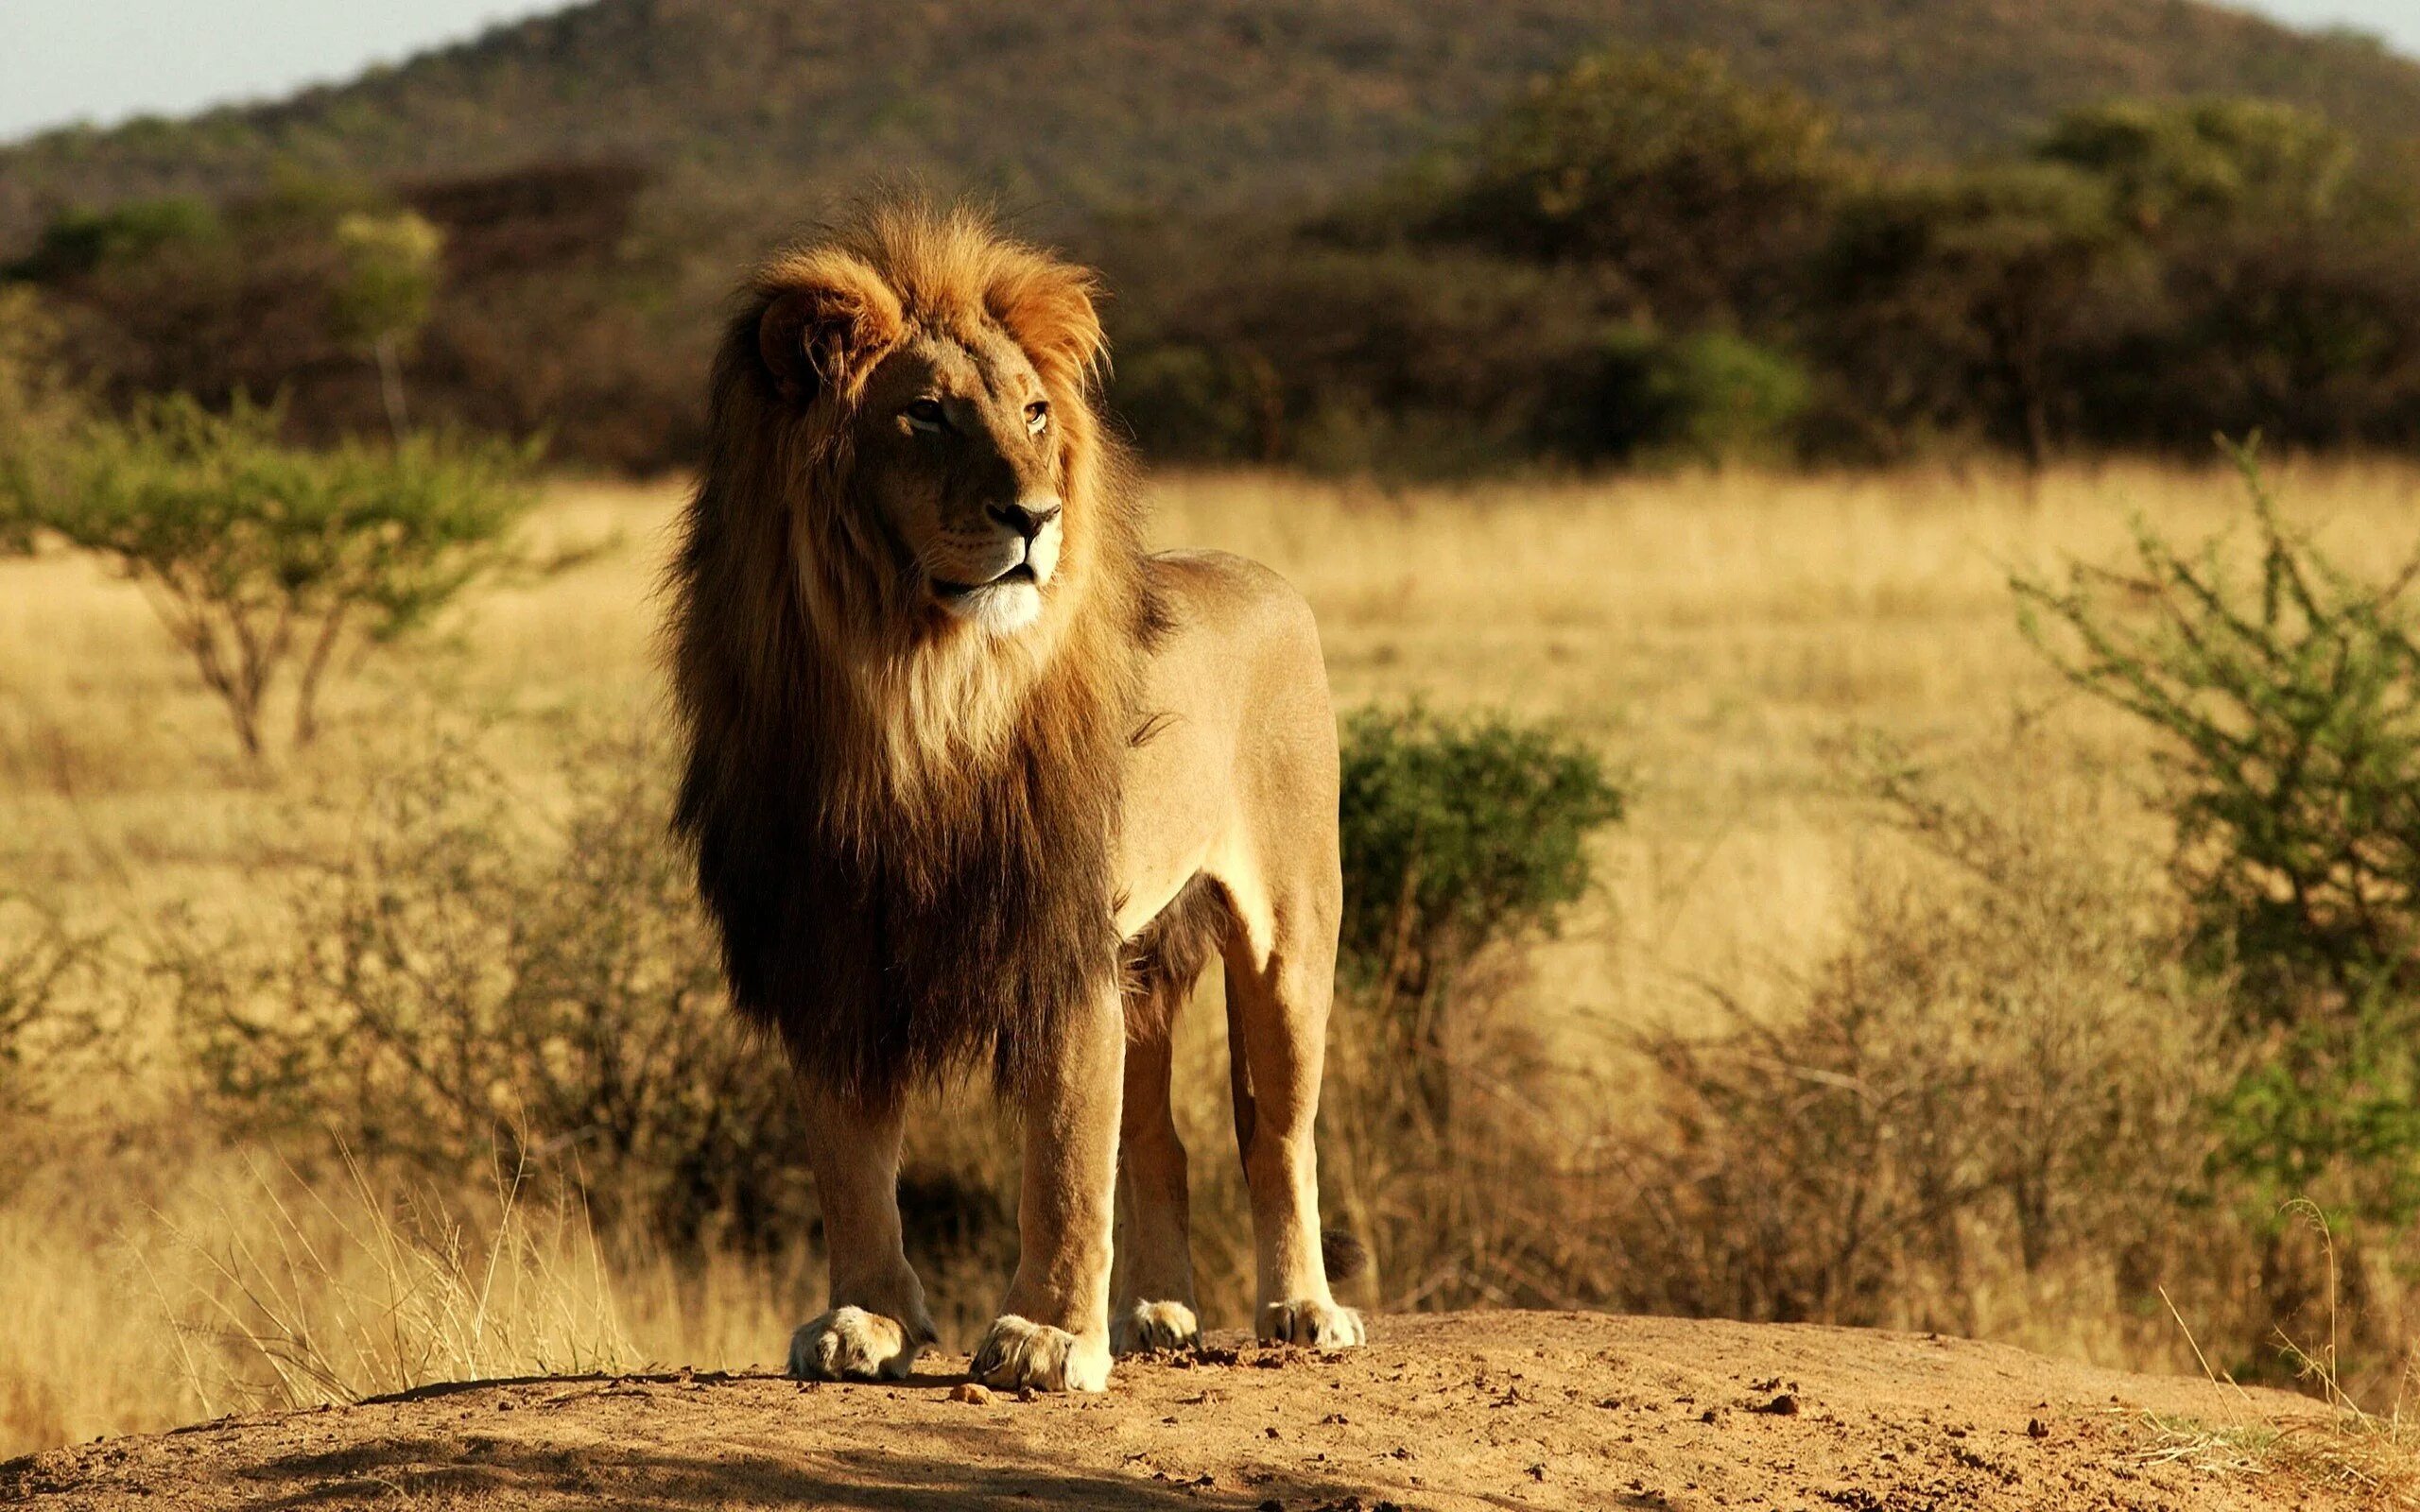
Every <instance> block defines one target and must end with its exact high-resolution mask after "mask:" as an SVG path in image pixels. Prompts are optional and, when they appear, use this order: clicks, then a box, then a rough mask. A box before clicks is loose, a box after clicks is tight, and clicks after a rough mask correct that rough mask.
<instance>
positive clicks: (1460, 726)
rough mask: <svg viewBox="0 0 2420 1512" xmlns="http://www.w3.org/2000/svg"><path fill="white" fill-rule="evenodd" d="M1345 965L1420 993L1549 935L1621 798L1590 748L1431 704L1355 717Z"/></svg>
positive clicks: (1347, 747) (1349, 742) (1349, 729)
mask: <svg viewBox="0 0 2420 1512" xmlns="http://www.w3.org/2000/svg"><path fill="white" fill-rule="evenodd" d="M1342 777H1343V784H1342V787H1343V790H1342V797H1341V800H1340V814H1339V825H1340V835H1341V839H1342V844H1343V850H1344V924H1343V931H1342V937H1341V941H1340V953H1339V954H1340V961H1341V963H1342V970H1343V971H1344V973H1345V974H1346V975H1347V976H1348V977H1351V978H1354V979H1357V980H1358V981H1361V982H1364V983H1370V984H1376V985H1383V986H1384V987H1385V988H1388V989H1389V990H1390V991H1392V992H1394V993H1397V994H1404V995H1410V996H1418V995H1421V994H1424V993H1426V992H1428V991H1430V990H1432V989H1435V988H1442V987H1443V986H1445V985H1447V979H1448V978H1450V977H1451V976H1452V974H1453V973H1454V971H1456V970H1457V969H1458V968H1459V967H1461V965H1462V964H1463V963H1465V962H1467V961H1468V960H1469V959H1470V958H1471V957H1472V956H1473V955H1475V954H1478V952H1479V951H1480V950H1482V949H1484V948H1485V947H1487V946H1489V945H1492V944H1495V943H1497V942H1499V941H1503V940H1509V939H1514V938H1517V937H1519V936H1522V935H1525V934H1528V933H1531V932H1551V931H1552V930H1553V928H1554V927H1555V924H1556V922H1557V921H1558V920H1559V919H1560V918H1561V916H1562V913H1563V910H1564V908H1565V907H1567V906H1568V905H1569V904H1570V903H1572V902H1576V901H1577V900H1578V899H1579V898H1580V897H1581V896H1582V894H1583V893H1585V892H1586V891H1587V888H1588V882H1589V867H1588V853H1587V850H1586V841H1587V838H1588V835H1589V833H1591V832H1592V831H1594V830H1596V829H1598V828H1599V827H1600V826H1603V825H1606V824H1610V823H1613V822H1614V821H1615V820H1616V819H1619V818H1620V817H1621V816H1622V794H1621V790H1620V789H1619V788H1618V787H1617V786H1616V784H1615V782H1614V781H1613V779H1612V778H1611V777H1610V776H1608V775H1607V773H1606V771H1605V766H1604V763H1603V762H1602V760H1601V759H1600V758H1599V756H1598V755H1597V753H1596V752H1595V751H1593V750H1591V749H1590V748H1589V747H1586V746H1585V745H1583V744H1582V743H1581V742H1579V741H1578V740H1576V739H1574V738H1572V737H1570V736H1568V735H1565V734H1564V733H1561V732H1559V731H1557V730H1551V729H1547V728H1542V727H1537V726H1525V725H1520V724H1516V723H1514V722H1513V721H1512V720H1510V719H1506V718H1502V717H1500V716H1478V717H1472V718H1466V719H1460V720H1456V719H1448V718H1444V717H1442V716H1440V715H1437V714H1434V713H1429V712H1428V711H1426V710H1425V709H1421V708H1417V707H1415V708H1411V709H1406V710H1376V709H1371V710H1364V711H1362V712H1361V713H1357V714H1356V715H1354V716H1353V717H1352V718H1351V719H1349V720H1347V721H1346V722H1345V727H1344V742H1343V773H1342Z"/></svg>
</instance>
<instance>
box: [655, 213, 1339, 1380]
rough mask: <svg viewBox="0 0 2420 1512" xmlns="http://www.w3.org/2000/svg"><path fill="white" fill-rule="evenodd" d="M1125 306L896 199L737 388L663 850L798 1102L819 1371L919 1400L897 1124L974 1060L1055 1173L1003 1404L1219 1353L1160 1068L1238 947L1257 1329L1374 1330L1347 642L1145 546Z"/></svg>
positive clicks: (760, 289) (805, 270)
mask: <svg viewBox="0 0 2420 1512" xmlns="http://www.w3.org/2000/svg"><path fill="white" fill-rule="evenodd" d="M1097 295H1098V281H1097V277H1096V275H1095V274H1094V273H1092V272H1091V271H1090V270H1088V269H1086V268H1083V267H1080V266H1076V265H1074V264H1071V263H1068V262H1065V261H1063V260H1061V259H1059V258H1058V257H1056V256H1054V255H1052V254H1050V253H1047V252H1046V251H1043V250H1040V249H1035V248H1033V247H1030V246H1028V245H1025V244H1022V243H1020V242H1017V241H1015V240H1012V239H1010V238H1008V237H1006V236H1004V235H1002V234H1001V233H999V232H997V231H995V230H994V228H993V227H992V226H991V224H990V223H989V222H988V221H987V220H986V219H985V218H984V217H983V216H982V215H978V214H976V213H974V212H971V211H969V210H965V209H962V208H961V209H953V210H942V209H936V208H933V207H930V206H927V205H924V204H922V203H919V202H915V201H908V200H898V199H893V200H890V201H886V202H880V203H876V204H874V205H873V206H871V207H869V208H868V209H867V210H865V211H864V212H862V213H860V214H859V215H857V216H856V217H855V218H854V219H853V220H851V221H849V222H848V223H845V224H843V225H841V226H839V227H838V228H837V229H835V230H833V231H832V232H829V233H828V234H826V235H823V236H822V237H821V238H820V239H817V240H815V241H813V242H811V243H809V244H806V245H803V246H800V247H797V248H795V249H791V250H788V251H786V252H783V253H780V254H779V255H777V256H775V257H773V258H772V259H771V260H770V261H769V262H767V263H766V264H765V265H764V266H762V267H761V268H760V269H759V270H758V271H757V272H756V273H755V275H754V277H753V278H752V280H751V281H750V282H749V283H747V284H746V285H745V287H744V290H743V294H742V298H741V301H740V308H739V310H738V313H737V315H736V318H735V319H734V320H733V321H732V322H731V325H730V327H729V329H728V331H727V334H726V335H725V338H724V340H723V342H722V345H721V349H720V352H719V354H718V356H717V361H716V364H715V369H714V377H713V387H712V393H711V414H710V427H709V450H708V458H707V462H706V465H705V468H704V471H703V473H702V476H701V479H700V483H699V486H698V488H697V490H696V492H695V493H694V495H693V496H692V498H691V500H690V502H689V505H688V507H687V510H686V513H685V515H684V518H683V529H682V539H681V542H680V548H679V552H678V556H677V559H676V562H675V565H674V567H673V571H672V578H671V585H670V586H671V596H672V599H673V604H674V610H673V616H672V627H671V635H670V641H671V662H672V669H673V682H674V688H675V697H676V702H677V705H678V709H679V713H680V715H681V725H682V729H683V743H684V747H685V753H686V766H685V771H684V774H683V782H682V785H681V789H680V796H679V800H678V808H677V813H676V816H675V826H676V829H677V830H678V832H679V833H680V834H681V835H682V836H683V838H684V839H685V840H686V841H687V842H688V843H689V844H690V846H691V847H692V848H693V849H694V853H695V858H696V866H697V877H698V885H699V889H700V896H701V897H702V898H703V900H704V902H705V904H706V907H707V909H708V912H709V913H710V914H711V916H712V918H713V919H714V921H715V923H716V925H717V929H718V930H719V933H720V936H721V942H722V954H723V962H724V966H725V969H726V971H727V974H728V976H729V979H730V985H731V989H732V996H733V1000H734V1002H735V1006H736V1008H737V1010H738V1012H739V1013H740V1014H741V1015H743V1016H744V1017H745V1018H746V1019H747V1020H748V1021H750V1022H752V1023H753V1024H755V1025H757V1026H759V1027H761V1028H763V1029H765V1030H767V1031H769V1033H770V1034H771V1035H772V1036H774V1037H777V1038H778V1039H779V1040H780V1042H781V1044H782V1046H783V1048H784V1049H785V1050H786V1051H787V1055H788V1057H789V1058H790V1060H791V1062H792V1063H793V1065H794V1067H795V1069H796V1072H797V1074H798V1077H799V1081H800V1085H801V1088H802V1095H803V1099H804V1119H805V1121H806V1130H805V1131H806V1134H807V1140H806V1143H807V1144H808V1146H809V1150H810V1155H809V1161H810V1164H811V1165H812V1167H813V1172H814V1177H815V1182H816V1187H817V1191H818V1194H819V1196H820V1199H821V1207H822V1213H823V1221H824V1234H825V1243H826V1246H827V1248H828V1250H829V1262H830V1272H831V1285H830V1294H829V1296H830V1302H829V1311H827V1312H825V1313H824V1314H821V1316H819V1317H817V1318H815V1319H813V1320H812V1321H810V1322H808V1323H806V1324H804V1326H802V1327H801V1328H800V1329H799V1330H798V1332H796V1334H795V1335H794V1336H793V1338H792V1340H791V1344H790V1351H789V1368H790V1370H791V1372H792V1373H793V1374H795V1375H798V1376H801V1377H805V1378H814V1379H834V1378H852V1379H895V1378H898V1377H902V1376H905V1375H907V1374H908V1371H909V1370H910V1368H911V1367H912V1366H913V1364H914V1361H915V1359H916V1357H917V1355H918V1354H919V1353H920V1352H921V1351H922V1350H923V1349H925V1347H926V1346H927V1345H930V1344H932V1343H934V1342H935V1341H936V1336H935V1332H934V1329H933V1324H932V1318H931V1314H929V1313H928V1312H927V1311H926V1307H925V1293H924V1288H923V1285H922V1283H921V1282H920V1281H919V1280H918V1279H917V1276H916V1273H915V1271H914V1269H913V1268H912V1267H911V1266H910V1265H909V1264H908V1259H907V1256H906V1254H905V1252H904V1250H903V1247H902V1244H901V1235H900V1220H899V1212H898V1204H897V1193H896V1187H897V1176H898V1163H899V1149H900V1142H901V1137H902V1131H903V1125H904V1118H905V1114H904V1108H905V1107H906V1100H907V1094H908V1092H909V1091H910V1090H911V1089H913V1088H915V1087H917V1086H919V1085H921V1084H929V1083H933V1082H937V1081H942V1080H945V1079H947V1078H950V1077H952V1076H954V1075H957V1074H962V1073H967V1072H972V1071H977V1070H980V1069H985V1068H988V1070H989V1073H990V1074H991V1077H992V1080H993V1084H994V1088H995V1090H996V1091H997V1093H998V1094H999V1095H1000V1096H1001V1097H1003V1098H1004V1099H1005V1100H1006V1101H1007V1102H1008V1103H1009V1104H1010V1105H1011V1107H1012V1108H1014V1109H1015V1110H1016V1112H1017V1113H1018V1114H1019V1115H1020V1117H1021V1127H1022V1131H1023V1132H1022V1141H1023V1152H1022V1153H1023V1168H1022V1175H1021V1178H1020V1179H1021V1185H1020V1193H1019V1197H1018V1204H1017V1224H1018V1243H1019V1254H1018V1260H1017V1265H1016V1270H1015V1273H1014V1274H1013V1276H1012V1277H1011V1279H1010V1281H1009V1284H1008V1291H1007V1294H1006V1296H1005V1297H1004V1299H1003V1300H1002V1302H1001V1304H1000V1309H999V1314H998V1316H997V1320H996V1321H994V1323H993V1324H992V1325H991V1326H990V1328H989V1329H988V1330H987V1331H986V1332H985V1333H984V1335H983V1337H982V1339H981V1341H980V1343H979V1344H978V1346H977V1349H976V1350H975V1363H974V1372H975V1374H976V1376H977V1378H978V1379H980V1380H982V1381H984V1382H986V1383H990V1384H993V1385H995V1386H1003V1387H1009V1388H1023V1387H1029V1386H1030V1387H1035V1388H1039V1389H1043V1390H1074V1391H1098V1390H1101V1389H1103V1388H1104V1387H1105V1386H1106V1384H1107V1383H1108V1379H1109V1374H1110V1367H1111V1360H1112V1357H1113V1355H1114V1354H1121V1353H1127V1352H1131V1351H1134V1350H1139V1349H1165V1348H1181V1347H1186V1346H1190V1345H1192V1344H1193V1343H1194V1342H1195V1341H1196V1339H1197V1337H1198V1332H1199V1325H1198V1321H1197V1318H1196V1315H1195V1300H1194V1281H1193V1263H1192V1257H1191V1250H1190V1239H1189V1234H1188V1228H1187V1224H1188V1218H1187V1210H1186V1185H1185V1152H1184V1147H1183V1145H1182V1144H1181V1143H1179V1141H1178V1138H1177V1130H1176V1126H1175V1124H1174V1122H1173V1120H1172V1119H1171V1117H1170V1112H1169V1085H1168V1082H1169V1073H1170V1057H1169V1037H1170V1030H1171V1025H1172V1023H1173V1022H1174V1020H1175V1017H1176V1014H1177V1012H1178V1009H1179V1007H1180V1005H1181V1004H1182V1003H1183V1001H1184V998H1185V997H1186V996H1187V994H1188V992H1189V990H1190V988H1191V987H1192V986H1193V984H1194V981H1195V980H1196V978H1197V977H1198V976H1199V975H1200V973H1201V971H1202V969H1203V968H1204V967H1205V965H1206V964H1207V962H1208V958H1209V957H1210V955H1211V954H1214V953H1216V954H1219V955H1220V956H1221V957H1222V958H1223V961H1224V965H1225V970H1226V982H1227V1015H1228V1026H1229V1030H1230V1043H1231V1045H1232V1046H1233V1063H1232V1070H1231V1074H1230V1082H1231V1087H1232V1092H1233V1098H1234V1105H1235V1120H1236V1141H1237V1144H1238V1147H1239V1149H1240V1152H1241V1155H1242V1160H1243V1167H1244V1174H1245V1177H1246V1181H1247V1184H1248V1185H1249V1187H1250V1190H1251V1206H1252V1215H1253V1237H1254V1245H1255V1251H1256V1263H1257V1266H1256V1268H1257V1273H1258V1275H1257V1286H1258V1310H1257V1314H1256V1323H1257V1329H1258V1332H1259V1334H1260V1336H1261V1337H1262V1338H1264V1339H1268V1340H1272V1341H1288V1342H1293V1343H1299V1344H1305V1345H1310V1346H1315V1347H1318V1348H1321V1349H1340V1348H1345V1347H1350V1346H1354V1345H1357V1344H1359V1343H1361V1342H1362V1338H1363V1330H1362V1324H1361V1320H1360V1317H1359V1316H1358V1314H1356V1313H1355V1312H1354V1311H1353V1310H1352V1309H1350V1308H1347V1307H1343V1306H1340V1305H1339V1304H1338V1302H1337V1301H1336V1299H1335V1297H1334V1296H1333V1295H1332V1293H1331V1291H1330V1289H1329V1275H1328V1265H1329V1262H1328V1260H1327V1259H1326V1257H1325V1256H1324V1255H1323V1254H1322V1243H1321V1239H1322V1235H1321V1228H1320V1222H1319V1192H1318V1172H1317V1160H1316V1154H1315V1152H1314V1149H1313V1146H1312V1124H1313V1119H1314V1115H1315V1114H1316V1112H1317V1109H1318V1105H1319V1093H1320V1075H1321V1060H1322V1051H1323V1047H1324V1043H1325V1033H1326V1021H1327V1015H1328V1009H1329V995H1330V992H1331V989H1332V986H1333V980H1332V979H1333V972H1334V966H1335V958H1336V948H1337V930H1338V925H1339V920H1340V897H1341V892H1342V883H1341V877H1340V859H1339V851H1338V840H1337V782H1338V758H1337V744H1336V725H1335V718H1334V714H1333V712H1332V710H1331V706H1330V702H1329V695H1328V688H1327V679H1326V671H1325V666H1324V662H1323V661H1322V655H1321V650H1320V641H1319V632H1318V628H1317V627H1316V626H1315V625H1314V623H1313V621H1312V617H1311V613H1310V610H1309V608H1308V606H1307V605H1306V604H1305V602H1304V600H1303V599H1302V597H1301V596H1300V595H1299V594H1297V593H1295V592H1294V591H1293V590H1292V589H1291V588H1289V587H1288V585H1287V584H1286V583H1285V582H1284V581H1283V580H1282V579H1280V578H1279V577H1278V576H1276V574H1274V573H1272V572H1271V571H1270V570H1268V569H1267V568H1265V567H1261V566H1259V565H1256V564H1254V563H1253V562H1250V561H1246V560H1244V559H1242V558H1236V557H1231V556H1225V555H1221V554H1218V553H1210V552H1169V553H1162V554H1156V555H1155V554H1151V553H1149V552H1147V551H1146V550H1145V547H1144V544H1143V516H1142V511H1141V507H1140V503H1139V499H1138V492H1137V489H1136V486H1135V483H1134V480H1133V477H1132V468H1131V466H1130V463H1129V460H1128V457H1127V455H1126V453H1125V451H1124V449H1123V448H1122V446H1121V445H1120V444H1119V442H1118V441H1117V440H1116V439H1115V437H1114V436H1113V435H1112V434H1111V432H1110V430H1109V427H1108V425H1107V423H1106V422H1105V421H1104V419H1103V417H1102V414H1101V413H1100V410H1099V408H1098V404H1097V395H1098V387H1099V379H1100V375H1101V372H1102V369H1103V363H1104V359H1105V350H1106V348H1105V340H1104V336H1103V334H1102V329H1101V323H1100V319H1099V317H1098V313H1097V310H1096V299H1097ZM1113 1260H1114V1263H1113ZM1113 1293H1114V1294H1115V1302H1114V1304H1113Z"/></svg>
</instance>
